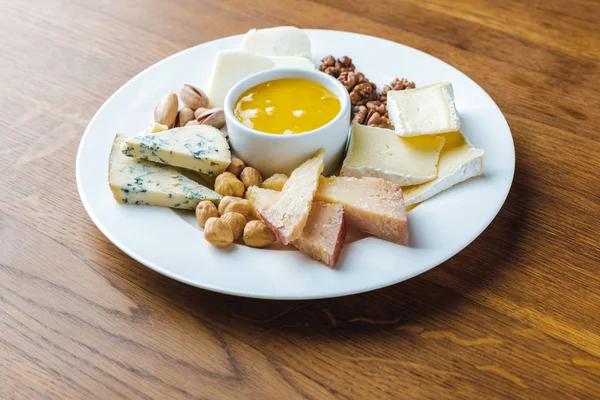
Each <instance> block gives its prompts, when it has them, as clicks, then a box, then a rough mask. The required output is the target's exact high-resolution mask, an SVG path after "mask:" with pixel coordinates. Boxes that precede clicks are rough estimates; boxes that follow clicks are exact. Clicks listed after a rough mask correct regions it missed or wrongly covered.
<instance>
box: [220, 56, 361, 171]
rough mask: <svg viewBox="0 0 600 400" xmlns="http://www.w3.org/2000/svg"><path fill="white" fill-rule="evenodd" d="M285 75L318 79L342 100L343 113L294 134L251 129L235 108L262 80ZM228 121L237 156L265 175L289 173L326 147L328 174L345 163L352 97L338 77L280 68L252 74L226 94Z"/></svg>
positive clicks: (281, 77)
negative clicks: (279, 133) (236, 113)
mask: <svg viewBox="0 0 600 400" xmlns="http://www.w3.org/2000/svg"><path fill="white" fill-rule="evenodd" d="M285 78H301V79H307V80H311V81H314V82H317V83H319V84H321V85H323V86H324V87H326V88H327V89H329V90H330V91H331V92H332V93H333V94H334V95H335V96H336V97H337V98H338V99H339V100H340V106H341V107H340V112H339V113H338V115H336V117H335V118H334V119H332V120H331V121H329V122H328V123H327V124H325V125H323V126H322V127H320V128H318V129H315V130H312V131H309V132H305V133H299V134H294V135H273V134H270V133H264V132H260V131H257V130H255V129H252V128H249V127H247V126H246V125H244V124H242V123H241V122H240V121H239V120H238V119H237V118H236V117H235V115H234V114H233V107H234V106H235V102H236V101H237V100H238V98H239V97H240V96H241V95H242V93H244V92H245V91H246V90H248V89H250V88H251V87H253V86H256V85H258V84H260V83H263V82H267V81H272V80H276V79H285ZM225 121H226V123H227V132H228V133H229V140H230V142H231V148H232V150H233V152H234V153H235V154H236V156H237V157H239V158H241V159H242V160H244V161H245V162H246V163H247V164H248V165H251V166H252V167H254V168H256V169H258V170H259V171H260V172H261V173H262V174H263V176H264V177H265V178H267V177H269V176H271V175H273V174H276V173H282V174H286V175H289V174H290V173H291V172H292V171H293V170H294V169H295V168H296V167H298V166H299V165H300V164H302V163H303V162H304V161H306V160H307V159H308V158H310V157H312V156H313V155H314V154H315V152H316V151H317V150H319V149H320V148H321V147H323V148H325V151H326V153H325V169H324V171H323V173H324V174H329V173H331V172H333V170H334V169H335V168H336V167H337V166H338V165H339V164H340V163H341V161H342V157H343V155H344V150H345V148H346V141H347V140H348V131H349V127H350V97H349V96H348V91H347V90H346V88H345V87H344V85H342V84H341V83H340V82H339V81H338V80H337V79H335V78H333V77H331V76H329V75H327V74H324V73H322V72H320V71H317V70H308V69H298V68H280V69H270V70H267V71H262V72H258V73H256V74H254V75H250V76H248V77H247V78H244V79H242V80H241V81H239V82H238V83H237V84H236V85H235V86H234V87H232V88H231V90H229V92H228V93H227V96H226V97H225Z"/></svg>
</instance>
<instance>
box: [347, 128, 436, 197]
mask: <svg viewBox="0 0 600 400" xmlns="http://www.w3.org/2000/svg"><path fill="white" fill-rule="evenodd" d="M444 141H445V139H444V137H442V136H435V135H427V136H418V137H410V138H403V137H399V136H398V135H396V133H395V132H394V131H392V130H390V129H382V128H375V127H370V126H364V125H359V124H354V125H352V134H351V136H350V143H349V145H348V154H347V155H346V159H345V160H344V163H343V164H342V170H341V172H340V175H341V176H353V177H355V178H362V177H373V178H380V179H385V180H387V181H390V182H393V183H396V184H398V185H400V186H408V185H416V184H419V183H423V182H427V181H430V180H432V179H435V177H436V176H437V164H438V159H439V156H440V151H441V150H442V147H443V146H444Z"/></svg>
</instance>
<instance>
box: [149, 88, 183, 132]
mask: <svg viewBox="0 0 600 400" xmlns="http://www.w3.org/2000/svg"><path fill="white" fill-rule="evenodd" d="M177 110H179V100H178V99H177V95H176V94H175V93H169V94H167V95H166V96H165V97H163V98H162V99H161V100H160V101H159V102H158V104H157V105H156V108H155V109H154V122H157V123H159V124H162V125H166V126H168V127H169V128H172V127H173V125H175V119H176V118H177Z"/></svg>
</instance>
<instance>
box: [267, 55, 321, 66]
mask: <svg viewBox="0 0 600 400" xmlns="http://www.w3.org/2000/svg"><path fill="white" fill-rule="evenodd" d="M271 61H273V63H274V64H275V68H305V69H315V64H314V63H313V62H312V61H311V60H310V59H309V58H306V57H296V56H295V57H290V56H280V57H271Z"/></svg>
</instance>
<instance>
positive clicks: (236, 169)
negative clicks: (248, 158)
mask: <svg viewBox="0 0 600 400" xmlns="http://www.w3.org/2000/svg"><path fill="white" fill-rule="evenodd" d="M244 168H246V164H245V163H244V162H243V161H242V160H240V159H239V158H232V159H231V163H230V164H229V167H227V171H229V172H231V173H232V174H234V175H235V176H240V173H241V172H242V170H243V169H244Z"/></svg>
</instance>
